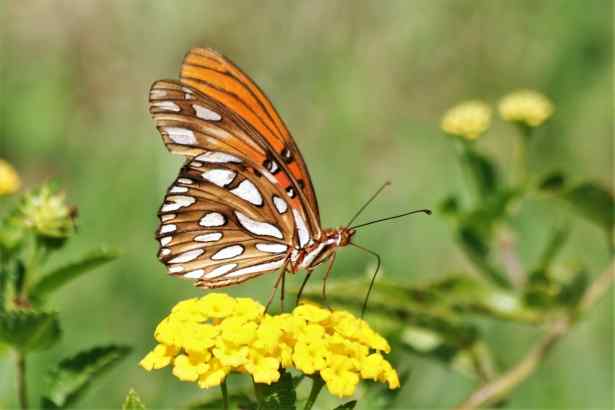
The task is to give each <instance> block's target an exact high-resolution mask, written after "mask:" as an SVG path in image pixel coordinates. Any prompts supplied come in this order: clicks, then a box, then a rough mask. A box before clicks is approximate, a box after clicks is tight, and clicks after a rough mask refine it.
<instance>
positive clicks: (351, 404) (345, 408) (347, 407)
mask: <svg viewBox="0 0 615 410" xmlns="http://www.w3.org/2000/svg"><path fill="white" fill-rule="evenodd" d="M356 405H357V401H356V400H351V401H348V402H346V403H344V404H341V405H339V406H337V407H336V408H335V409H333V410H352V409H354V408H355V407H356Z"/></svg>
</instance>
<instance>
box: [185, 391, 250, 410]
mask: <svg viewBox="0 0 615 410" xmlns="http://www.w3.org/2000/svg"><path fill="white" fill-rule="evenodd" d="M228 404H229V410H255V409H256V408H257V407H258V403H256V402H255V401H254V400H252V399H251V398H250V396H249V395H248V394H247V393H234V394H229V396H228ZM223 408H224V398H222V397H218V396H216V397H211V398H210V399H208V400H200V401H198V402H197V403H193V404H191V405H189V406H188V409H190V410H219V409H223Z"/></svg>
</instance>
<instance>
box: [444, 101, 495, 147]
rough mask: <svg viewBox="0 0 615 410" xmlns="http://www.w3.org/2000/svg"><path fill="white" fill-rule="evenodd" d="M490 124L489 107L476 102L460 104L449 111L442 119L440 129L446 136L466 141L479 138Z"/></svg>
mask: <svg viewBox="0 0 615 410" xmlns="http://www.w3.org/2000/svg"><path fill="white" fill-rule="evenodd" d="M490 124H491V107H489V105H487V104H486V103H484V102H482V101H478V100H472V101H466V102H462V103H460V104H458V105H456V106H454V107H453V108H451V109H449V110H448V111H447V112H446V113H445V114H444V116H443V117H442V122H441V123H440V127H441V128H442V130H443V131H444V132H446V133H448V134H452V135H456V136H459V137H462V138H465V139H468V140H475V139H477V138H478V137H480V136H481V134H483V133H484V132H485V131H487V129H488V128H489V125H490Z"/></svg>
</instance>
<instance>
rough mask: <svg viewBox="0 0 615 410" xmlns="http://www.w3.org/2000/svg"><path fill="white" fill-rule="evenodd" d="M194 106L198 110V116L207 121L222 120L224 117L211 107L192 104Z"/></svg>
mask: <svg viewBox="0 0 615 410" xmlns="http://www.w3.org/2000/svg"><path fill="white" fill-rule="evenodd" d="M192 108H194V111H195V112H196V116H197V117H199V118H200V119H202V120H206V121H220V120H221V119H222V117H221V116H220V114H218V113H217V112H214V111H212V110H210V109H209V108H205V107H201V106H200V105H198V104H192Z"/></svg>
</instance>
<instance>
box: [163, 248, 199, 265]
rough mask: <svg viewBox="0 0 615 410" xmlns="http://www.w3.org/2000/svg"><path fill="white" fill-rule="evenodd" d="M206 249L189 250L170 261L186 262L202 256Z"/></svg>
mask: <svg viewBox="0 0 615 410" xmlns="http://www.w3.org/2000/svg"><path fill="white" fill-rule="evenodd" d="M204 252H205V251H204V250H203V249H193V250H191V251H188V252H184V253H182V254H181V255H178V256H176V257H175V258H173V259H171V260H170V261H169V263H186V262H190V261H193V260H195V259H196V258H198V257H199V256H201V255H202V254H203V253H204Z"/></svg>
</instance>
